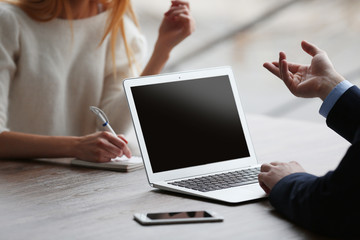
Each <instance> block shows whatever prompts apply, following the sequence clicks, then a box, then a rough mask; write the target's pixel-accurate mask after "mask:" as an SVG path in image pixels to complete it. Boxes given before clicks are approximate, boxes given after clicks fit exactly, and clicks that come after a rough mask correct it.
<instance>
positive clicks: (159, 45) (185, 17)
mask: <svg viewBox="0 0 360 240" xmlns="http://www.w3.org/2000/svg"><path fill="white" fill-rule="evenodd" d="M194 30H195V21H194V19H193V17H192V15H191V14H190V5H189V3H188V2H187V1H180V0H174V1H171V7H170V9H169V10H168V11H167V12H166V13H165V14H164V19H163V21H162V23H161V25H160V28H159V36H158V39H157V41H156V44H155V48H154V51H153V53H152V56H151V58H150V60H149V62H148V64H147V65H146V67H145V69H144V71H143V72H142V74H141V75H143V76H145V75H153V74H158V73H160V72H161V70H162V69H163V67H164V66H165V64H166V62H167V60H168V59H169V57H170V52H171V50H172V49H173V48H174V47H175V46H176V45H178V44H179V43H180V42H181V41H183V40H184V39H185V38H186V37H188V36H189V35H190V34H191V33H192V32H193V31H194Z"/></svg>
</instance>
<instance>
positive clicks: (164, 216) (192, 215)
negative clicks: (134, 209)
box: [146, 211, 212, 220]
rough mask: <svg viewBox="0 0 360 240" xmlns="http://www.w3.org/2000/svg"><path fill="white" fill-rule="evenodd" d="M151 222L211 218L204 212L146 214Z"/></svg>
mask: <svg viewBox="0 0 360 240" xmlns="http://www.w3.org/2000/svg"><path fill="white" fill-rule="evenodd" d="M146 216H147V217H148V218H150V219H152V220H162V219H189V218H210V217H212V216H211V215H210V214H209V213H208V212H206V211H190V212H168V213H148V214H147V215H146Z"/></svg>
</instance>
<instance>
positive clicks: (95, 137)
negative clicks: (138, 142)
mask: <svg viewBox="0 0 360 240" xmlns="http://www.w3.org/2000/svg"><path fill="white" fill-rule="evenodd" d="M75 149H76V150H75V153H76V155H75V157H76V158H78V159H81V160H85V161H89V162H109V161H110V160H111V159H112V158H116V157H121V156H122V155H125V156H126V157H128V158H130V157H131V151H130V149H129V148H128V146H127V141H126V140H125V138H124V137H123V136H121V135H118V136H114V135H113V134H112V133H110V132H96V133H93V134H90V135H86V136H83V137H80V138H79V141H78V142H77V144H76V145H75Z"/></svg>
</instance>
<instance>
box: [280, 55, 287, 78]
mask: <svg viewBox="0 0 360 240" xmlns="http://www.w3.org/2000/svg"><path fill="white" fill-rule="evenodd" d="M283 60H286V55H285V53H284V52H280V53H279V69H280V78H281V79H283V77H284V76H283V71H284V70H283V66H282V65H281V62H282V61H283Z"/></svg>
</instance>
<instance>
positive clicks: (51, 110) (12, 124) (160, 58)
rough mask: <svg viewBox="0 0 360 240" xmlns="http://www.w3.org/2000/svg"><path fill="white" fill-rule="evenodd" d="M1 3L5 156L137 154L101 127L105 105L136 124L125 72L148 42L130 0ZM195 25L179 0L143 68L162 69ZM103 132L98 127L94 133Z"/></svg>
mask: <svg viewBox="0 0 360 240" xmlns="http://www.w3.org/2000/svg"><path fill="white" fill-rule="evenodd" d="M3 2H6V3H0V158H39V157H45V158H46V157H51V158H57V157H74V158H79V159H83V160H87V161H94V162H107V161H110V159H111V158H114V157H116V156H122V155H126V156H127V157H131V152H130V149H129V147H128V146H127V141H126V140H125V138H124V137H122V136H121V135H119V136H118V137H116V136H113V135H112V134H111V133H109V132H95V131H96V119H95V116H94V115H92V113H91V112H90V111H89V106H91V105H94V106H99V107H100V108H101V109H103V110H104V111H105V112H106V113H107V114H108V115H109V119H110V122H111V124H112V127H113V128H114V130H115V131H116V132H117V133H125V132H126V131H127V130H128V128H129V127H130V117H129V113H128V109H127V105H126V100H125V98H124V93H123V90H122V79H124V78H126V77H131V76H136V75H138V74H137V71H138V69H139V66H140V65H141V60H142V59H143V57H144V50H145V42H144V39H143V37H142V35H141V34H140V32H139V30H138V28H137V21H136V18H135V15H134V12H133V10H132V7H131V3H130V0H78V1H71V0H43V1H32V0H16V1H3ZM193 30H194V20H193V19H192V17H191V15H190V12H189V4H188V3H187V2H185V1H180V0H175V1H172V4H171V7H170V9H169V11H167V12H166V13H165V16H164V19H163V21H162V23H161V26H160V29H159V36H158V39H157V42H156V45H155V48H154V51H153V54H152V56H151V58H150V60H149V62H148V63H147V65H146V66H145V68H144V70H143V71H142V75H149V74H157V73H159V72H160V71H161V70H162V68H163V66H164V65H165V63H166V61H167V60H168V58H169V54H170V52H171V50H172V49H173V47H175V46H176V45H177V44H178V43H179V42H181V41H182V40H183V39H185V38H186V37H187V36H188V35H190V34H191V32H192V31H193ZM94 132H95V133H94Z"/></svg>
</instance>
